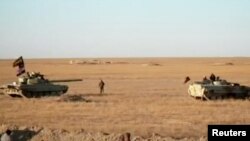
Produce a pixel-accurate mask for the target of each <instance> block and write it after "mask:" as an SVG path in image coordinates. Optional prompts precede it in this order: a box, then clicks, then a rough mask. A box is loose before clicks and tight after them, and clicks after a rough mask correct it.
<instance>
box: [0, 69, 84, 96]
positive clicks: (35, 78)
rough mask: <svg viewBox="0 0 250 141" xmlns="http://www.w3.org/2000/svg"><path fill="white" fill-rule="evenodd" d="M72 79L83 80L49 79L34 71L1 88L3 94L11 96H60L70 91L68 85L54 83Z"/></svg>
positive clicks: (67, 80)
mask: <svg viewBox="0 0 250 141" xmlns="http://www.w3.org/2000/svg"><path fill="white" fill-rule="evenodd" d="M72 81H82V79H65V80H48V79H45V78H44V75H43V74H40V73H34V72H32V73H31V74H29V73H27V75H24V76H22V77H19V78H18V81H17V82H13V83H12V84H7V85H3V86H2V87H1V89H2V91H3V94H5V95H9V96H11V97H26V98H32V97H42V96H60V95H62V94H64V93H66V92H67V91H68V86H67V85H61V84H54V83H55V82H72Z"/></svg>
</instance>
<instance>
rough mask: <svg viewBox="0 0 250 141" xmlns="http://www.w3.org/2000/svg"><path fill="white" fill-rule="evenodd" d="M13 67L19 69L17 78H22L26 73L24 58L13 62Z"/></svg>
mask: <svg viewBox="0 0 250 141" xmlns="http://www.w3.org/2000/svg"><path fill="white" fill-rule="evenodd" d="M13 67H18V70H17V74H16V76H20V75H21V74H23V73H25V67H24V61H23V57H22V56H20V57H19V58H17V59H16V60H15V61H14V62H13Z"/></svg>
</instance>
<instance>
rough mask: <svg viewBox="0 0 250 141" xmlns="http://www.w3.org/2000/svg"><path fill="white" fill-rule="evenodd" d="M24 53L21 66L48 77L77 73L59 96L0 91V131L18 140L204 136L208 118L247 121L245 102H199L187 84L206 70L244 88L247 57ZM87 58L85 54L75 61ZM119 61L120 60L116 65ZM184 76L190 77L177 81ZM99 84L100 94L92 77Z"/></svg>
mask: <svg viewBox="0 0 250 141" xmlns="http://www.w3.org/2000/svg"><path fill="white" fill-rule="evenodd" d="M70 60H72V59H25V60H24V61H25V67H26V71H30V72H31V71H35V72H41V73H43V74H45V77H46V78H48V79H70V78H82V79H83V81H82V82H68V83H60V84H66V85H68V86H69V90H68V92H67V93H66V94H64V95H62V96H59V97H43V98H30V99H24V98H11V97H8V96H4V95H0V133H3V132H4V131H5V130H6V129H7V128H10V129H12V130H14V131H16V136H18V135H17V133H19V134H22V133H23V134H25V135H26V136H25V137H23V138H24V139H23V140H35V141H36V140H37V141H38V140H39V141H40V140H44V141H45V140H69V141H70V140H84V141H85V140H118V138H119V136H120V135H121V134H123V133H127V132H128V133H130V134H131V138H132V139H133V140H146V139H151V140H176V139H179V140H206V136H207V125H208V124H249V123H250V110H249V107H250V101H249V100H234V99H227V100H216V101H201V100H196V99H194V98H192V97H190V96H189V95H188V94H187V88H188V84H190V83H192V81H198V80H202V78H203V77H204V76H207V77H209V75H210V74H211V73H214V74H215V75H219V76H220V78H222V79H226V80H227V81H230V82H237V83H240V84H242V85H247V86H250V58H120V59H117V58H101V59H98V60H100V61H101V62H109V63H96V64H88V63H80V64H79V63H69V62H70ZM74 60H83V61H84V60H89V59H86V58H85V59H81V58H78V59H74ZM12 62H13V60H0V66H1V69H0V84H6V83H12V82H13V81H16V80H17V78H16V76H15V73H16V68H13V67H12ZM119 62H122V63H119ZM186 76H189V77H190V78H191V81H190V82H188V83H187V84H183V81H184V79H185V77H186ZM100 79H103V80H104V82H105V83H106V85H105V94H103V95H100V94H99V88H98V83H99V81H100Z"/></svg>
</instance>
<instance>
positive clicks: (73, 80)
mask: <svg viewBox="0 0 250 141" xmlns="http://www.w3.org/2000/svg"><path fill="white" fill-rule="evenodd" d="M75 81H82V79H60V80H49V82H52V83H53V82H75Z"/></svg>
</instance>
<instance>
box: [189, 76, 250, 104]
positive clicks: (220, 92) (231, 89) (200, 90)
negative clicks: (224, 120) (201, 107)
mask: <svg viewBox="0 0 250 141" xmlns="http://www.w3.org/2000/svg"><path fill="white" fill-rule="evenodd" d="M188 94H189V95H190V96H192V97H195V98H201V99H203V100H204V99H206V100H213V99H224V98H236V99H244V98H249V97H250V87H248V86H243V85H240V84H238V83H230V82H227V81H226V80H217V81H211V80H206V81H196V82H193V83H192V84H190V85H189V88H188Z"/></svg>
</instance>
